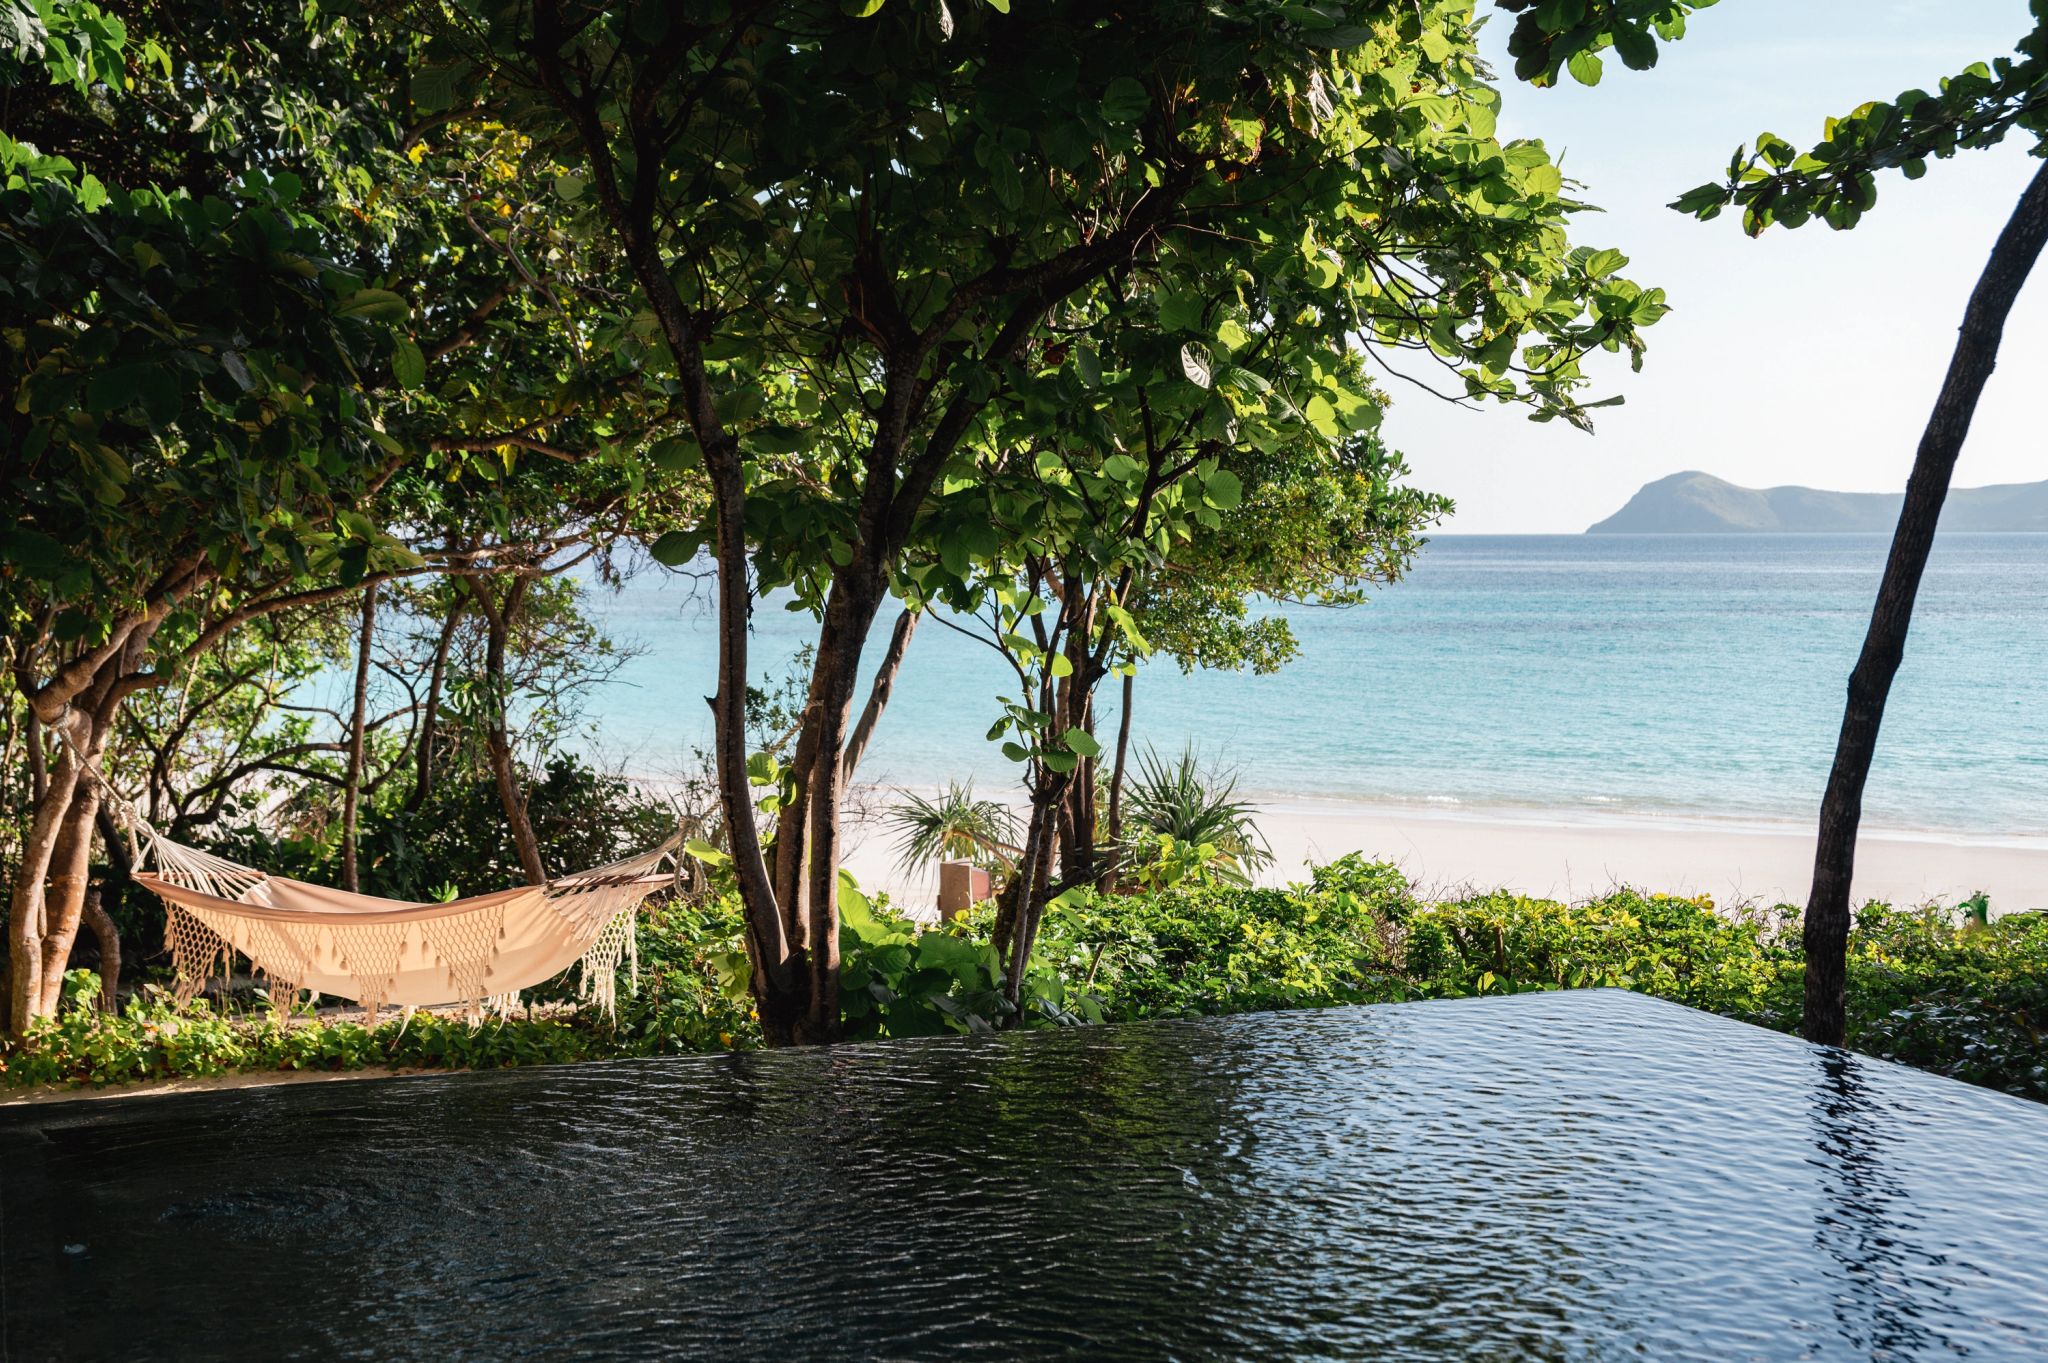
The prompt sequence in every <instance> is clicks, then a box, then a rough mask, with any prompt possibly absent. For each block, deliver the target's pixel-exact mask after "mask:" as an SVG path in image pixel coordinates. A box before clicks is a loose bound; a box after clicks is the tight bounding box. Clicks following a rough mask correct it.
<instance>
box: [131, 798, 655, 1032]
mask: <svg viewBox="0 0 2048 1363" xmlns="http://www.w3.org/2000/svg"><path fill="white" fill-rule="evenodd" d="M142 832H143V835H144V847H143V855H144V857H145V858H146V859H147V861H148V862H149V863H151V864H153V865H154V867H155V872H154V874H148V873H142V874H138V875H137V877H136V878H137V880H138V881H139V882H140V883H142V884H144V885H145V886H147V887H148V888H149V889H151V890H152V891H154V892H155V893H156V894H157V895H158V897H159V898H161V899H162V900H163V902H164V909H165V915H166V917H165V926H164V937H165V940H166V942H167V944H168V945H169V947H170V953H171V963H172V970H173V974H174V977H175V982H174V986H173V990H172V993H173V996H174V997H175V998H176V1000H177V1001H178V1002H179V1003H180V1004H186V1003H190V1002H191V1001H192V999H193V998H195V997H196V996H197V995H198V994H199V993H200V991H201V990H203V989H204V988H205V987H206V985H207V984H208V982H209V981H210V980H212V979H213V978H214V977H215V976H216V975H218V976H222V977H225V976H227V975H228V973H229V972H230V971H231V970H232V968H233V966H234V963H235V960H236V958H237V957H241V958H245V959H246V960H248V962H249V963H250V966H251V968H252V970H254V971H258V972H261V974H262V976H263V978H264V980H265V983H266V985H267V987H268V989H269V993H270V998H271V1005H272V1007H273V1009H274V1010H275V1011H276V1012H277V1015H278V1016H279V1018H280V1019H283V1018H288V1017H289V1016H290V1013H291V1010H292V1008H293V1006H294V1004H295V1003H296V1001H297V998H298V994H299V991H300V990H301V989H310V990H312V991H313V992H314V995H315V997H316V998H317V997H318V996H319V995H320V994H332V995H335V996H337V997H340V998H346V999H353V1000H355V1001H356V1002H357V1003H360V1004H361V1005H362V1008H363V1020H364V1022H365V1023H366V1024H367V1025H370V1026H375V1025H376V1021H377V1015H378V1012H379V1010H380V1009H382V1008H383V1007H384V1006H385V1005H386V1004H394V1005H397V1006H398V1007H400V1008H403V1009H406V1010H407V1011H408V1016H409V1015H410V1010H412V1009H415V1008H424V1007H438V1006H444V1005H449V1004H459V1005H461V1006H462V1007H463V1009H464V1012H465V1015H466V1016H467V1017H468V1019H469V1022H470V1025H471V1026H473V1027H474V1026H478V1025H480V1024H481V1023H482V1021H483V1018H484V1015H485V1013H486V1012H490V1013H496V1014H497V1015H499V1016H500V1017H510V1016H511V1015H512V1013H513V1012H514V1011H515V1010H516V1009H518V1007H519V1006H520V991H521V990H523V989H527V988H530V987H531V986H533V985H537V984H540V983H542V982H543V981H546V980H549V979H552V978H554V977H555V976H557V975H559V974H561V973H562V972H563V971H564V970H566V969H568V968H569V967H570V966H572V965H578V964H580V965H581V966H582V970H581V972H580V978H579V980H578V983H577V996H578V998H579V1000H580V1001H581V1002H582V1003H583V1004H585V1005H587V1006H591V1007H596V1008H601V1009H603V1010H605V1011H606V1012H612V1013H615V1012H616V1011H617V1007H618V976H619V971H620V968H621V966H622V964H623V966H624V967H625V969H626V971H627V977H628V979H627V988H628V989H629V990H637V989H638V987H639V975H640V952H639V941H638V933H637V930H636V929H637V924H638V919H639V913H640V905H641V902H642V901H643V900H645V899H646V898H647V896H648V895H649V894H651V893H653V892H654V891H656V890H660V889H664V888H667V887H668V886H670V885H671V884H673V883H674V879H675V875H676V865H675V863H676V860H677V858H678V857H679V856H680V855H681V845H682V840H681V838H680V836H677V837H672V838H670V839H668V840H667V841H665V842H663V843H662V844H661V845H660V846H658V847H656V848H654V849H652V850H651V851H648V852H645V853H642V854H641V855H639V856H635V857H628V858H626V859H624V860H622V861H617V862H613V863H611V864H610V865H606V866H600V867H597V868H595V869H592V870H589V871H583V872H580V873H577V874H575V875H569V876H563V877H560V878H558V879H556V880H553V881H550V882H548V884H546V885H544V886H532V887H528V888H525V889H513V890H506V891H501V892H499V893H497V894H490V895H478V896H474V897H472V898H470V899H459V900H455V901H453V902H451V903H447V904H417V903H406V902H402V901H397V900H388V899H378V898H375V897H373V896H369V895H354V894H348V893H345V892H343V891H339V890H333V889H329V888H326V887H324V886H318V885H309V884H306V883H304V882H302V881H296V880H292V879H289V878H287V877H284V876H270V875H266V874H265V873H264V872H262V871H258V870H256V869H254V868H252V867H247V866H241V865H238V864H236V863H234V862H231V861H228V860H226V859H224V858H222V857H217V856H214V855H213V854H211V853H208V852H202V851H199V850H198V849H196V848H191V847H185V846H183V845H181V844H178V843H174V842H172V841H171V840H170V839H168V838H165V837H163V836H161V835H159V834H158V833H156V832H155V830H154V829H151V828H149V827H148V826H147V825H146V824H144V825H142ZM138 864H142V863H141V862H138Z"/></svg>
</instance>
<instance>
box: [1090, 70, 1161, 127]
mask: <svg viewBox="0 0 2048 1363" xmlns="http://www.w3.org/2000/svg"><path fill="white" fill-rule="evenodd" d="M1151 104H1152V97H1151V96H1150V95H1148V94H1146V93H1145V87H1144V86H1143V85H1140V84H1139V83H1138V82H1137V81H1135V80H1133V79H1132V78H1131V77H1129V76H1118V77H1117V78H1116V79H1115V80H1113V81H1111V82H1110V83H1109V85H1108V86H1107V88H1105V89H1104V90H1103V92H1102V118H1103V121H1104V122H1105V123H1111V124H1115V125H1118V126H1122V125H1124V124H1128V123H1136V122H1137V121H1138V120H1139V119H1141V118H1143V117H1144V116H1145V110H1146V109H1148V108H1150V107H1151Z"/></svg>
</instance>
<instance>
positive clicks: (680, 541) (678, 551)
mask: <svg viewBox="0 0 2048 1363" xmlns="http://www.w3.org/2000/svg"><path fill="white" fill-rule="evenodd" d="M702 545H703V540H702V539H701V538H700V537H699V536H698V534H697V532H696V531H694V530H670V531H668V532H666V533H665V534H663V535H662V536H661V538H659V539H657V540H656V541H655V542H654V543H653V544H652V545H650V546H648V550H647V552H648V553H650V554H652V555H654V561H655V562H656V563H659V564H662V565H664V566H665V567H669V568H683V567H687V566H689V564H690V563H691V562H692V561H693V560H695V559H696V557H697V550H698V549H699V548H700V547H701V546H702Z"/></svg>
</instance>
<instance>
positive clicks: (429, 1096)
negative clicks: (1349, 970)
mask: <svg viewBox="0 0 2048 1363" xmlns="http://www.w3.org/2000/svg"><path fill="white" fill-rule="evenodd" d="M2044 1213H2048V1107H2042V1106H2039V1105H2036V1104H2032V1103H2028V1102H2025V1101H2022V1100H2019V1099H2015V1098H2010V1097H2006V1096H2004V1095H2001V1094H1997V1093H1992V1092H1987V1091H1985V1090H1981V1089H1975V1088H1970V1087H1967V1086H1965V1085H1962V1084H1959V1083H1955V1082H1953V1081H1951V1080H1946V1079H1941V1078H1937V1077H1934V1076H1930V1075H1926V1074H1921V1073H1918V1072H1916V1071H1912V1070H1908V1069H1904V1068H1902V1067H1899V1066H1896V1065H1890V1064H1886V1063H1882V1062H1877V1061H1870V1060H1865V1059H1861V1058H1857V1057H1853V1056H1848V1055H1844V1054H1842V1053H1839V1052H1832V1051H1825V1050H1821V1049H1818V1048H1815V1047H1811V1046H1808V1045H1806V1044H1804V1043H1803V1042H1799V1041H1797V1040H1794V1039H1792V1038H1788V1037H1784V1036H1779V1035H1776V1034H1773V1033H1769V1032H1765V1031H1761V1030H1758V1029H1755V1028H1752V1027H1748V1026H1744V1025H1742V1024H1739V1023H1734V1022H1729V1021H1726V1020H1723V1019H1719V1018H1714V1017H1710V1016H1707V1015H1705V1014H1701V1013H1696V1012H1693V1011H1691V1010H1688V1009H1684V1008H1680V1007H1677V1006H1675V1005H1672V1004H1667V1003H1661V1002H1657V1001H1654V1000H1650V999H1646V998H1642V997H1639V996H1636V995H1632V994H1626V993H1620V992H1613V991H1594V992H1579V993H1551V994H1538V995H1525V996H1521V997H1517V998H1508V999H1487V1000H1470V1001H1457V1002H1441V1003H1416V1004H1397V1005H1387V1006H1375V1007H1364V1008H1338V1009H1325V1010H1319V1011H1313V1012H1300V1013H1282V1014H1262V1015H1255V1016H1246V1017H1239V1018H1228V1019H1212V1020H1204V1021H1190V1022H1166V1023H1142V1024H1131V1025H1125V1026H1115V1027H1098V1028H1085V1029H1071V1030H1062V1031H1049V1032H1033V1033H1027V1034H1023V1035H1008V1036H1000V1037H986V1038H973V1039H948V1040H937V1041H908V1042H882V1043H878V1044H872V1045H865V1046H847V1047H840V1048H836V1049H832V1050H815V1051H805V1052H784V1053H773V1054H769V1053H752V1054H742V1055H731V1056H717V1057H695V1058H686V1059H678V1060H661V1061H639V1062H620V1063H610V1064H595V1065H582V1066H574V1067H566V1068H554V1069H534V1070H519V1071H505V1072H498V1073H491V1074H476V1075H456V1076H446V1077H435V1078H419V1079H397V1080H385V1081H363V1082H352V1083H342V1084H318V1085H304V1086H293V1087H281V1088H272V1089H258V1090H243V1091H237V1092H221V1093H211V1094H189V1095H180V1096H169V1097H157V1098H127V1099H116V1100H106V1101H96V1102H81V1103H70V1104H62V1105H54V1106H42V1107H31V1108H15V1109H11V1110H8V1111H6V1112H0V1215H4V1223H0V1292H4V1297H0V1343H4V1355H5V1357H6V1358H7V1359H9V1360H29V1359H42V1358H60V1359H103V1358H129V1359H200V1358H223V1359H225V1358H236V1359H240V1358H249V1359H264V1360H272V1361H274V1360H281V1359H294V1358H308V1359H313V1358H318V1359H327V1358H361V1359H378V1360H391V1359H415V1358H417V1359H437V1360H438V1359H502V1358H575V1359H650V1358H653V1359H666V1358H697V1357H702V1358H719V1359H739V1358H760V1359H776V1360H801V1359H833V1358H848V1359H853V1358H933V1357H963V1358H988V1359H1008V1358H1023V1357H1033V1358H1116V1359H1164V1358H1176V1359H1212V1358H1214V1359H1224V1358H1261V1359H1267V1358H1271V1359H1295V1358H1300V1359H1308V1358H1374V1359H1417V1360H1422V1359H1457V1360H1478V1359H1487V1360H1492V1359H1559V1360H1568V1359H1569V1360H1576V1359H1609V1358H1647V1359H1655V1360H1663V1359H1714V1360H1732V1359H1773V1360H1775V1359H1819V1360H1834V1359H1841V1360H1847V1359H1857V1360H1869V1359H1874V1358H1876V1359H1888V1360H1889V1359H1920V1358H1930V1359H1931V1358H1942V1359H1953V1358H1986V1359H2004V1358H2035V1357H2042V1356H2044V1355H2048V1215H2044Z"/></svg>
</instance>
